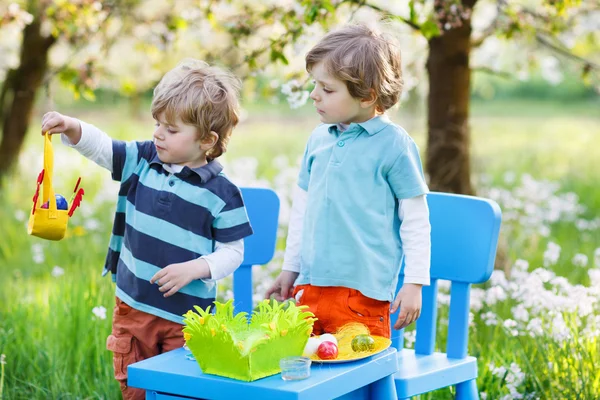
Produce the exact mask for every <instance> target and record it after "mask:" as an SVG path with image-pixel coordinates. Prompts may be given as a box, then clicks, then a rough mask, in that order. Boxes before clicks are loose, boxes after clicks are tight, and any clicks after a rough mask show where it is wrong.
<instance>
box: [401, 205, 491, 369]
mask: <svg viewBox="0 0 600 400" xmlns="http://www.w3.org/2000/svg"><path fill="white" fill-rule="evenodd" d="M427 203H428V205H429V220H430V222H431V285H430V286H425V287H423V307H422V309H421V316H420V318H419V319H418V320H417V326H416V331H417V337H416V343H415V352H416V353H418V354H425V355H427V354H431V353H433V351H434V349H435V332H436V321H437V294H438V279H443V280H449V281H451V289H450V313H449V316H448V340H447V344H446V353H447V354H448V357H451V358H463V357H465V356H466V355H467V340H468V333H469V296H470V289H471V284H473V283H483V282H486V281H487V280H488V279H489V278H490V276H491V274H492V271H493V269H494V260H495V258H496V247H497V244H498V234H499V232H500V222H501V212H500V207H499V206H498V204H496V202H494V201H492V200H488V199H484V198H480V197H473V196H464V195H457V194H450V193H430V194H428V195H427ZM402 278H403V276H402V272H401V273H400V282H399V284H398V287H400V286H401V284H402ZM397 316H398V312H396V313H395V315H393V316H392V321H393V322H394V321H395V320H396V319H397ZM393 322H392V323H393ZM402 334H403V331H400V332H398V331H393V332H392V344H393V345H394V346H395V347H396V348H397V349H400V348H401V347H402V346H403V337H402Z"/></svg>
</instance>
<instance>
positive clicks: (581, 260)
mask: <svg viewBox="0 0 600 400" xmlns="http://www.w3.org/2000/svg"><path fill="white" fill-rule="evenodd" d="M572 262H573V265H575V266H576V267H586V266H587V264H588V256H586V255H585V254H581V253H577V254H575V256H574V257H573V260H572Z"/></svg>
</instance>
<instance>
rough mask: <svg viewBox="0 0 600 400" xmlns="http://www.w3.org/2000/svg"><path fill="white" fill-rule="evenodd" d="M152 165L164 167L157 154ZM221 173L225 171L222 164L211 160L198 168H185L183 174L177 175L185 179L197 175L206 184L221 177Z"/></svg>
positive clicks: (151, 161) (151, 162)
mask: <svg viewBox="0 0 600 400" xmlns="http://www.w3.org/2000/svg"><path fill="white" fill-rule="evenodd" d="M150 164H159V165H160V166H163V165H164V163H163V162H162V161H160V159H159V158H158V154H155V155H154V157H152V160H150ZM221 171H223V166H222V165H221V163H219V162H218V161H217V160H210V159H209V161H208V163H207V164H205V165H203V166H201V167H198V168H190V167H183V169H182V170H181V172H177V173H176V175H179V176H181V177H182V178H183V177H188V176H190V175H191V174H194V173H195V174H196V175H198V176H199V177H200V182H202V183H206V182H208V181H209V180H211V179H212V178H214V177H216V176H217V175H219V174H220V173H221Z"/></svg>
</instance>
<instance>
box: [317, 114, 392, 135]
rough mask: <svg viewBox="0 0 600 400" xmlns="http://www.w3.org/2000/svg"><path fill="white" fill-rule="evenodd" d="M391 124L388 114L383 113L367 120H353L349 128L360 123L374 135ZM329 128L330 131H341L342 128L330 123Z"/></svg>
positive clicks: (369, 133)
mask: <svg viewBox="0 0 600 400" xmlns="http://www.w3.org/2000/svg"><path fill="white" fill-rule="evenodd" d="M389 124H390V119H389V118H388V116H387V115H385V114H381V115H377V116H375V117H373V118H371V119H370V120H367V121H365V122H358V123H357V122H353V123H351V124H350V125H349V126H348V129H347V130H350V129H352V127H353V126H355V125H358V126H360V127H361V128H363V129H364V130H365V131H366V132H367V134H368V135H369V136H373V135H375V134H376V133H378V132H381V131H382V130H383V129H384V128H385V127H386V126H388V125H389ZM328 130H329V133H338V132H340V129H339V127H338V126H337V124H333V125H330V126H329V128H328Z"/></svg>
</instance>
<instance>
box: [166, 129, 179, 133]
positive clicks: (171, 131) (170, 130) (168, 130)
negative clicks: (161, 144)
mask: <svg viewBox="0 0 600 400" xmlns="http://www.w3.org/2000/svg"><path fill="white" fill-rule="evenodd" d="M167 132H169V133H171V134H172V133H177V131H174V130H173V129H167Z"/></svg>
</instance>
